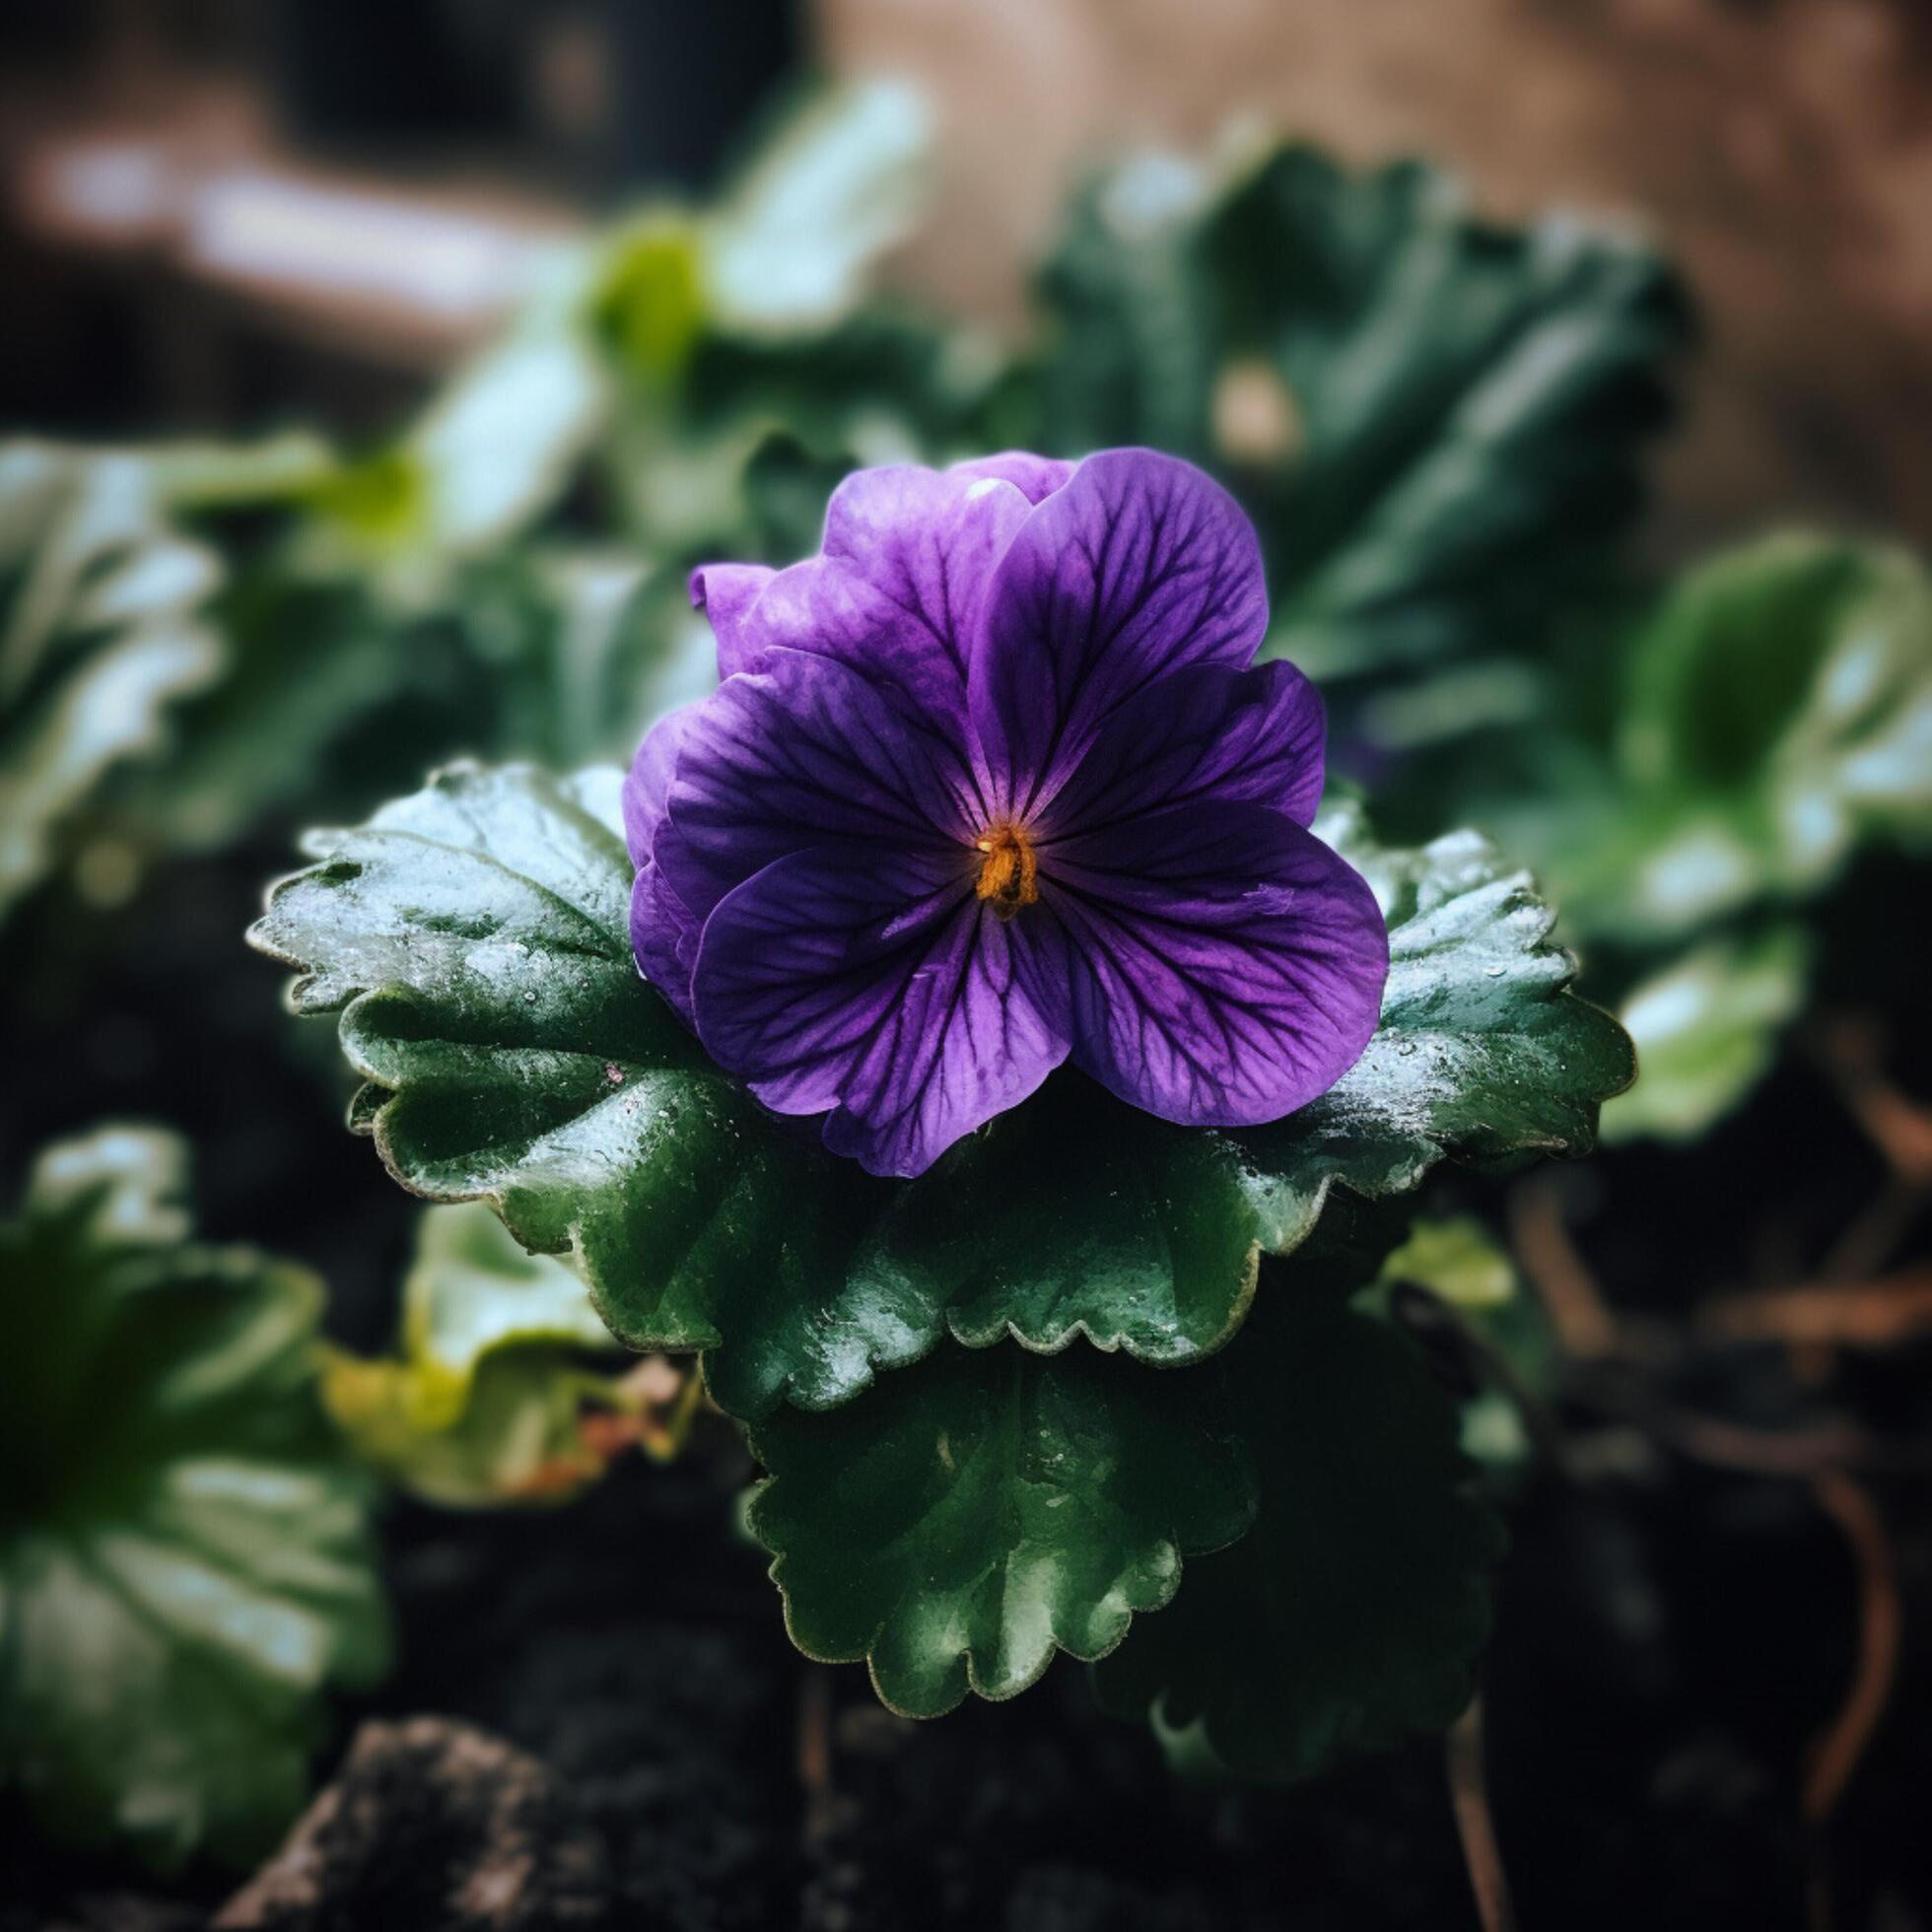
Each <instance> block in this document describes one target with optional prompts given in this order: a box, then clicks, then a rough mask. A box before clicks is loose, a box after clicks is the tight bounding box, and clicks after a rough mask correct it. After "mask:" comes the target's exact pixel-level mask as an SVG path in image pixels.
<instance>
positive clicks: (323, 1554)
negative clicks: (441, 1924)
mask: <svg viewBox="0 0 1932 1932" xmlns="http://www.w3.org/2000/svg"><path fill="white" fill-rule="evenodd" d="M183 1168H184V1162H183V1157H182V1151H181V1148H180V1146H179V1144H178V1143H177V1142H176V1141H174V1140H173V1138H171V1137H168V1136H166V1135H160V1134H153V1133H147V1132H142V1131H137V1130H134V1129H129V1128H109V1129H105V1130H104V1131H102V1132H100V1133H98V1134H96V1135H94V1136H93V1137H92V1138H88V1139H84V1140H75V1141H68V1142H65V1143H63V1144H61V1145H58V1146H55V1147H52V1148H50V1149H49V1150H48V1151H47V1152H46V1153H45V1154H44V1155H42V1157H41V1159H40V1161H39V1163H38V1165H37V1166H36V1167H35V1172H34V1176H33V1179H32V1181H31V1183H30V1185H29V1188H28V1192H27V1197H26V1200H25V1201H24V1203H23V1204H22V1207H21V1210H20V1213H19V1215H18V1217H17V1218H16V1219H14V1220H12V1221H9V1222H5V1223H0V1279H4V1282H5V1286H6V1304H5V1309H4V1321H5V1325H6V1328H5V1338H4V1345H0V1463H3V1464H4V1466H5V1468H6V1470H7V1473H8V1483H7V1493H8V1500H7V1503H6V1505H5V1506H4V1508H0V1631H4V1632H5V1635H6V1642H5V1643H4V1645H0V1705H4V1708H5V1710H6V1712H7V1722H6V1725H5V1729H4V1735H3V1736H0V1779H4V1783H5V1785H6V1787H7V1788H8V1789H9V1790H10V1791H13V1792H16V1793H18V1794H19V1796H20V1797H21V1798H22V1799H23V1800H24V1801H25V1803H26V1804H27V1805H28V1806H29V1808H30V1809H31V1810H32V1811H33V1813H34V1814H35V1817H36V1818H37V1819H38V1820H39V1821H40V1823H41V1824H42V1826H43V1828H45V1829H46V1830H48V1831H49V1832H50V1833H52V1834H54V1835H55V1836H57V1837H59V1838H60V1839H62V1840H63V1841H68V1842H73V1843H76V1844H81V1845H96V1844H102V1843H106V1842H109V1841H112V1840H115V1839H124V1840H126V1841H128V1842H129V1843H131V1844H132V1845H133V1846H134V1848H135V1849H136V1850H137V1851H138V1852H140V1853H141V1854H142V1855H143V1856H144V1857H146V1858H147V1859H149V1860H150V1861H151V1862H153V1863H155V1864H157V1865H161V1866H173V1865H178V1864H179V1863H180V1862H181V1861H182V1860H183V1859H185V1858H186V1857H187V1856H188V1855H189V1854H191V1853H192V1852H194V1851H196V1850H198V1849H201V1848H204V1847H205V1848H206V1849H208V1850H210V1851H212V1852H213V1853H214V1854H215V1855H217V1856H219V1857H222V1858H225V1859H229V1860H233V1861H238V1862H239V1861H243V1860H246V1859H248V1858H250V1857H253V1856H256V1855H258V1854H259V1853H260V1852H261V1851H262V1850H263V1849H264V1847H265V1844H266V1843H267V1842H269V1841H272V1838H273V1836H274V1834H275V1832H276V1831H277V1830H279V1829H280V1828H282V1827H283V1826H284V1825H286V1824H287V1822H288V1820H289V1818H290V1817H291V1816H292V1815H293V1814H294V1812H295V1811H296V1810H297V1808H298V1807H299V1806H300V1804H301V1802H302V1799H303V1796H304V1793H305V1790H306V1787H307V1782H308V1763H309V1756H310V1753H311V1749H312V1747H313V1746H314V1745H315V1744H316V1743H317V1742H318V1739H319V1731H320V1725H321V1709H320V1702H319V1699H320V1694H321V1692H322V1690H323V1689H324V1687H325V1686H327V1685H328V1684H330V1683H333V1682H345V1683H347V1682H366V1681H368V1680H369V1679H370V1678H371V1677H373V1676H374V1675H375V1674H376V1673H377V1672H378V1671H379V1670H380V1667H381V1664H382V1661H383V1653H384V1647H385V1638H384V1624H383V1615H382V1606H381V1602H380V1596H379V1594H378V1588H377V1582H376V1577H375V1574H374V1570H373V1566H372V1552H371V1550H370V1548H369V1543H368V1539H367V1535H366V1526H365V1520H364V1494H363V1487H362V1483H361V1481H360V1479H359V1478H358V1477H357V1476H356V1475H355V1473H354V1472H353V1471H351V1470H350V1469H349V1468H348V1467H347V1466H346V1465H345V1464H344V1463H343V1461H342V1459H341V1457H340V1455H339V1452H338V1451H337V1449H336V1446H335V1444H334V1441H333V1439H332V1438H331V1436H330V1434H329V1432H328V1429H327V1426H326V1423H325V1422H324V1420H323V1417H322V1414H321V1411H320V1408H319V1406H318V1404H317V1402H316V1399H315V1360H314V1346H315V1326H316V1319H317V1316H318V1314H319V1311H320V1305H321V1289H320V1285H319V1284H318V1283H317V1282H316V1281H315V1280H314V1279H313V1277H312V1276H309V1275H308V1274H306V1273H304V1272H303V1271H301V1270H299V1269H295V1268H291V1267H287V1266H285V1265H283V1264H280V1263H276V1262H272V1261H269V1260H266V1259H264V1258H263V1257H261V1256H259V1255H256V1254H253V1253H250V1252H247V1251H245V1250H240V1249H233V1248H207V1247H201V1246H198V1245H196V1244H194V1243H193V1242H192V1241H191V1240H190V1239H189V1233H188V1219H187V1215H186V1213H185V1211H184V1210H183V1208H182V1207H181V1206H180V1198H181V1184H182V1175H183Z"/></svg>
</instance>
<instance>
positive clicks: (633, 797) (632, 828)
mask: <svg viewBox="0 0 1932 1932" xmlns="http://www.w3.org/2000/svg"><path fill="white" fill-rule="evenodd" d="M697 710H698V707H697V706H696V705H680V706H679V707H678V708H677V710H675V711H672V712H666V713H665V714H664V716H663V717H662V718H660V719H658V721H657V722H656V724H654V725H652V727H651V729H650V730H648V731H647V732H646V733H645V734H644V742H643V743H642V744H641V745H639V746H638V753H637V756H636V757H635V758H633V759H632V760H631V770H630V774H629V776H628V777H627V778H626V779H625V780H624V795H623V804H624V844H625V845H626V846H627V847H628V848H629V850H630V854H631V863H632V864H633V865H642V864H643V863H644V862H645V861H646V860H648V859H649V858H650V857H651V841H652V840H653V839H654V838H655V836H656V832H657V826H658V823H659V822H660V821H661V820H662V818H663V816H664V793H666V792H668V791H669V790H670V783H671V778H672V776H673V775H674V773H675V772H676V770H677V754H678V752H679V751H680V750H681V749H682V748H683V744H684V740H685V737H686V736H687V735H688V734H689V732H690V729H691V726H692V724H694V723H695V722H696V714H697Z"/></svg>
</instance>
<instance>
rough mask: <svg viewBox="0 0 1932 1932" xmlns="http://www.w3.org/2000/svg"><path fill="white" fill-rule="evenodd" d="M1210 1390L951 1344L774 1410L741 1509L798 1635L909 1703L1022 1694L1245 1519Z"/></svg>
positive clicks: (1246, 1505)
mask: <svg viewBox="0 0 1932 1932" xmlns="http://www.w3.org/2000/svg"><path fill="white" fill-rule="evenodd" d="M1218 1391H1219V1382H1218V1378H1217V1377H1215V1376H1214V1375H1212V1374H1211V1373H1205V1374H1199V1375H1192V1376H1156V1375H1152V1374H1149V1373H1147V1372H1146V1371H1144V1370H1141V1369H1139V1368H1137V1367H1136V1366H1135V1365H1134V1364H1132V1363H1129V1362H1123V1361H1118V1360H1111V1361H1110V1360H1108V1359H1107V1358H1106V1357H1104V1356H1099V1355H1095V1354H1093V1353H1091V1352H1090V1351H1087V1350H1075V1351H1073V1352H1071V1353H1069V1354H1065V1355H1059V1356H1056V1357H1054V1358H1052V1359H1050V1360H1042V1359H1041V1358H1040V1357H1038V1356H1035V1355H1030V1354H1028V1353H1026V1352H1024V1351H1023V1350H1020V1349H1016V1348H998V1349H990V1350H987V1351H984V1352H977V1353H976V1352H969V1351H967V1350H965V1349H961V1348H953V1347H948V1348H943V1349H941V1350H940V1351H939V1352H938V1353H937V1354H936V1355H934V1356H933V1357H932V1358H931V1360H929V1361H926V1362H923V1363H921V1364H920V1366H919V1367H917V1368H915V1369H912V1370H909V1371H908V1372H907V1373H906V1374H904V1375H896V1376H893V1377H891V1378H890V1379H889V1380H887V1381H886V1382H884V1383H882V1384H881V1385H880V1387H879V1388H878V1389H876V1390H875V1391H873V1392H872V1393H871V1394H870V1395H868V1396H867V1397H866V1398H865V1400H864V1401H862V1402H857V1403H853V1404H851V1405H849V1406H848V1407H846V1408H843V1409H839V1410H836V1411H833V1412H832V1413H831V1414H822V1415H807V1414H799V1413H797V1412H796V1411H782V1412H780V1413H779V1414H776V1415H774V1416H772V1417H771V1418H770V1420H769V1421H767V1422H766V1423H765V1424H763V1425H762V1426H761V1427H760V1428H759V1429H758V1430H757V1431H756V1433H755V1435H754V1439H753V1445H752V1446H753V1449H754V1451H755V1453H756V1454H757V1456H758V1458H759V1460H760V1461H761V1462H762V1463H763V1464H764V1465H765V1467H766V1468H767V1469H768V1470H769V1471H770V1472H771V1476H770V1480H769V1481H768V1482H766V1483H764V1484H763V1486H762V1487H761V1488H760V1489H759V1490H758V1491H757V1492H756V1493H755V1495H754V1496H753V1499H752V1503H751V1508H750V1512H749V1517H748V1522H749V1526H750V1529H751V1531H752V1534H753V1535H754V1536H756V1537H757V1538H758V1539H759V1541H760V1542H762V1543H763V1544H764V1545H765V1546H766V1547H767V1548H768V1549H770V1550H771V1551H772V1552H774V1553H775V1555H776V1557H777V1560H776V1561H775V1562H774V1563H773V1565H772V1577H773V1580H774V1581H775V1582H776V1583H777V1584H778V1585H779V1588H780V1589H781V1591H783V1592H784V1595H785V1600H786V1621H787V1625H788V1627H789V1628H790V1630H791V1632H792V1637H793V1642H795V1643H796V1644H797V1645H798V1647H799V1648H800V1649H801V1650H803V1651H804V1652H805V1653H806V1654H807V1655H808V1656H812V1657H817V1658H820V1659H821V1660H823V1661H826V1662H830V1663H850V1662H854V1661H856V1660H858V1659H860V1658H863V1659H865V1660H866V1662H867V1664H868V1665H869V1667H870V1670H871V1674H872V1682H873V1684H874V1685H875V1686H876V1687H877V1690H878V1693H879V1695H880V1696H881V1697H882V1698H883V1699H884V1700H885V1701H886V1702H887V1703H888V1704H890V1705H891V1706H892V1708H893V1709H895V1710H898V1711H903V1712H905V1713H907V1714H909V1715H911V1716H915V1717H931V1716H935V1715H937V1714H938V1713H939V1712H941V1711H945V1710H950V1709H951V1708H952V1707H953V1706H954V1705H955V1704H957V1703H958V1702H959V1701H960V1700H961V1699H962V1698H963V1697H964V1696H965V1695H966V1693H967V1691H968V1690H972V1691H976V1692H977V1693H978V1694H979V1695H980V1696H983V1697H992V1698H1001V1697H1011V1696H1015V1695H1017V1694H1018V1693H1019V1692H1020V1691H1021V1690H1025V1689H1026V1688H1027V1687H1028V1686H1029V1685H1030V1684H1032V1683H1033V1682H1034V1681H1035V1680H1036V1679H1037V1678H1038V1677H1039V1676H1040V1674H1041V1673H1042V1672H1043V1671H1044V1670H1045V1669H1046V1667H1047V1665H1048V1664H1049V1663H1050V1662H1051V1661H1052V1659H1053V1654H1054V1652H1055V1651H1056V1650H1065V1651H1067V1652H1068V1653H1069V1655H1071V1656H1074V1657H1082V1658H1088V1659H1091V1658H1096V1657H1099V1656H1102V1655H1104V1654H1105V1653H1106V1652H1107V1651H1109V1650H1111V1649H1112V1648H1113V1647H1114V1646H1115V1645H1116V1644H1117V1643H1119V1642H1120V1640H1121V1638H1122V1636H1123V1635H1124V1634H1125V1633H1126V1631H1127V1627H1128V1624H1129V1621H1131V1619H1132V1618H1133V1617H1134V1615H1135V1614H1136V1613H1138V1612H1141V1611H1151V1610H1158V1609H1159V1608H1160V1607H1161V1606H1162V1605H1163V1604H1165V1603H1166V1602H1167V1601H1168V1599H1169V1598H1170V1597H1171V1596H1172V1595H1173V1594H1174V1590H1175V1588H1176V1586H1177V1584H1178V1583H1179V1582H1180V1577H1181V1559H1182V1557H1183V1556H1184V1555H1189V1556H1191V1555H1193V1554H1194V1553H1195V1552H1199V1551H1204V1550H1213V1549H1216V1548H1218V1547H1220V1546H1221V1545H1223V1544H1226V1543H1228V1542H1230V1541H1231V1540H1232V1539H1233V1538H1235V1537H1237V1536H1239V1535H1240V1534H1241V1532H1242V1531H1243V1530H1244V1529H1245V1528H1246V1527H1247V1524H1248V1520H1249V1517H1250V1515H1251V1513H1252V1509H1253V1491H1252V1484H1251V1480H1250V1477H1249V1472H1248V1469H1247V1466H1246V1462H1245V1458H1244V1456H1243V1454H1242V1452H1241V1450H1240V1448H1239V1447H1238V1445H1237V1444H1236V1443H1234V1442H1233V1441H1232V1440H1231V1439H1230V1436H1229V1432H1228V1426H1227V1421H1226V1418H1225V1416H1224V1415H1223V1414H1221V1413H1220V1411H1219V1408H1218V1405H1217V1401H1216V1398H1217V1395H1218Z"/></svg>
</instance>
